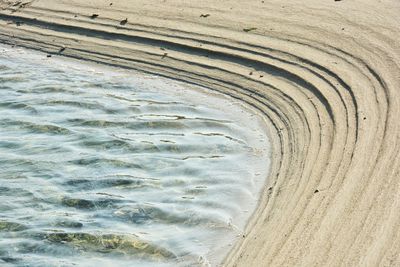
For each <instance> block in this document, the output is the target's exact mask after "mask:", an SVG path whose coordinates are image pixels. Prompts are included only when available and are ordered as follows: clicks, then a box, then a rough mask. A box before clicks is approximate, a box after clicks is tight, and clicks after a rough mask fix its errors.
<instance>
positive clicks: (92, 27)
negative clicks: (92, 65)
mask: <svg viewBox="0 0 400 267" xmlns="http://www.w3.org/2000/svg"><path fill="white" fill-rule="evenodd" d="M5 2H7V1H3V3H2V2H1V1H0V3H2V4H1V5H0V6H2V7H4V8H5V9H4V10H2V11H1V12H0V23H1V24H2V25H1V28H0V40H1V41H2V42H4V43H10V44H13V43H15V44H17V45H21V46H25V47H28V48H33V49H39V50H42V51H45V52H48V53H53V54H57V51H58V50H59V48H60V47H61V46H66V47H67V49H66V50H65V51H64V52H63V54H64V55H66V56H71V57H75V58H80V59H86V60H91V61H95V62H100V63H105V64H111V65H117V66H121V67H126V68H132V69H136V70H139V71H144V72H148V73H154V74H158V75H162V76H166V77H170V78H173V79H177V80H180V81H184V82H187V83H192V84H195V85H201V86H203V87H205V88H209V89H211V90H216V91H219V92H222V93H225V94H227V95H230V96H232V97H234V98H236V99H240V100H241V101H243V102H245V103H247V104H249V105H251V106H253V107H254V108H256V109H257V110H259V111H260V115H261V116H264V117H265V118H266V121H267V124H269V125H270V133H269V134H270V137H271V143H272V146H273V153H272V160H273V162H272V169H271V173H270V176H269V180H268V183H267V184H266V186H265V189H264V192H263V193H262V196H261V199H260V203H259V206H258V208H257V210H256V211H255V212H254V215H253V216H252V218H251V219H250V220H249V223H248V226H247V229H246V233H245V234H244V238H243V240H241V241H240V242H238V243H237V244H236V245H235V246H234V248H233V249H232V251H231V252H230V254H229V255H228V257H227V258H226V260H225V264H226V265H227V266H340V265H344V266H376V265H382V266H397V265H400V258H399V255H400V240H399V239H400V238H399V236H398V235H399V234H398V233H399V230H400V216H399V215H400V212H399V210H400V197H399V196H400V195H399V193H400V192H399V191H400V185H399V183H400V179H399V171H400V161H399V159H398V157H399V156H398V155H399V144H398V143H399V142H398V140H399V136H398V132H399V131H398V127H399V123H398V121H397V117H398V115H399V105H398V101H399V95H398V94H399V90H398V89H399V88H400V87H399V85H400V76H399V73H400V66H399V65H400V43H399V40H400V31H399V29H400V23H399V22H398V19H397V16H396V14H398V13H399V11H400V5H399V4H398V3H396V1H384V2H383V3H381V2H380V3H375V2H372V1H362V2H361V1H341V2H335V1H332V2H329V3H328V2H326V3H320V2H318V1H307V2H306V3H304V2H300V1H290V3H282V2H281V1H251V2H248V3H246V4H243V3H242V1H235V0H233V1H220V2H219V1H211V0H210V1H208V0H207V1H197V2H193V3H190V2H183V1H178V0H168V1H166V2H164V3H160V2H158V1H144V0H138V1H118V3H117V2H116V3H113V5H112V6H109V1H102V0H97V1H89V2H83V1H62V0H53V1H50V0H36V1H34V2H32V3H30V4H28V5H26V6H24V7H22V8H18V6H17V7H11V6H10V5H8V4H7V3H5ZM8 2H12V1H8ZM131 2H134V3H131ZM12 10H14V11H15V10H17V11H16V12H13V11H12ZM93 13H98V14H99V15H100V16H99V17H98V18H96V19H90V16H91V14H93ZM200 14H210V16H209V17H206V18H200ZM125 17H127V18H128V21H129V23H127V24H126V25H119V21H120V20H121V19H124V18H125ZM7 21H10V22H12V23H10V24H7ZM17 21H19V22H22V25H21V26H16V25H15V23H16V22H17ZM252 28H253V29H252ZM244 29H245V30H246V31H244Z"/></svg>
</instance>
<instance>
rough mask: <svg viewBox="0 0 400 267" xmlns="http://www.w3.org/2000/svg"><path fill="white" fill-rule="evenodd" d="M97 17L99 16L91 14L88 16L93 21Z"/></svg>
mask: <svg viewBox="0 0 400 267" xmlns="http://www.w3.org/2000/svg"><path fill="white" fill-rule="evenodd" d="M98 16H99V14H92V16H90V18H91V19H95V18H97V17H98Z"/></svg>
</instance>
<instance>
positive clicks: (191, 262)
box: [0, 47, 269, 267]
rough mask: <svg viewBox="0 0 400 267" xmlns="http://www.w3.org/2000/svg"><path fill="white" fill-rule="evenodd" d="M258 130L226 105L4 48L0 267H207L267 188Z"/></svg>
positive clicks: (0, 70) (241, 111)
mask: <svg viewBox="0 0 400 267" xmlns="http://www.w3.org/2000/svg"><path fill="white" fill-rule="evenodd" d="M262 127H263V125H262V122H261V121H259V120H258V119H256V116H254V113H253V112H252V111H250V110H246V109H245V108H244V107H241V106H240V105H239V104H237V103H233V102H232V100H230V99H227V98H224V97H221V96H217V95H210V94H205V93H200V92H198V91H196V90H193V89H192V90H187V89H186V88H184V87H183V86H182V85H178V84H175V83H172V82H169V83H168V82H167V81H166V80H162V79H160V78H151V77H141V76H139V75H138V74H136V73H132V72H126V71H116V70H110V69H105V68H104V69H100V67H96V66H92V65H84V64H81V63H76V62H73V61H71V62H66V61H63V60H61V59H55V58H52V59H47V58H46V57H45V55H41V54H35V53H32V52H26V51H24V50H20V49H11V48H8V47H0V265H1V266H8V265H9V266H41V267H42V266H196V265H198V266H202V265H204V266H207V265H208V264H209V263H211V264H212V265H215V264H216V263H218V261H220V260H221V259H222V258H223V256H224V254H225V253H226V252H227V250H228V249H229V246H230V245H231V244H232V243H233V242H234V241H235V238H236V237H237V236H241V231H242V230H243V227H244V225H245V222H246V220H247V218H248V216H249V215H250V214H251V212H252V210H253V209H254V207H255V205H256V202H257V194H258V193H259V191H260V189H261V188H262V185H263V183H264V178H265V177H266V171H267V170H268V164H269V159H268V153H267V149H268V143H267V137H266V136H265V134H264V133H263V129H262Z"/></svg>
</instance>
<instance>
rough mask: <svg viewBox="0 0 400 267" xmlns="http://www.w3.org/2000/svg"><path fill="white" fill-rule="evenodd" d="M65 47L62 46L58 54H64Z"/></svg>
mask: <svg viewBox="0 0 400 267" xmlns="http://www.w3.org/2000/svg"><path fill="white" fill-rule="evenodd" d="M65 48H66V47H65V46H62V47H61V48H60V50H58V53H62V52H64V51H65Z"/></svg>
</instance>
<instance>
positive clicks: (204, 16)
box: [200, 14, 210, 18]
mask: <svg viewBox="0 0 400 267" xmlns="http://www.w3.org/2000/svg"><path fill="white" fill-rule="evenodd" d="M209 16H210V14H201V15H200V18H207V17H209Z"/></svg>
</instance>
